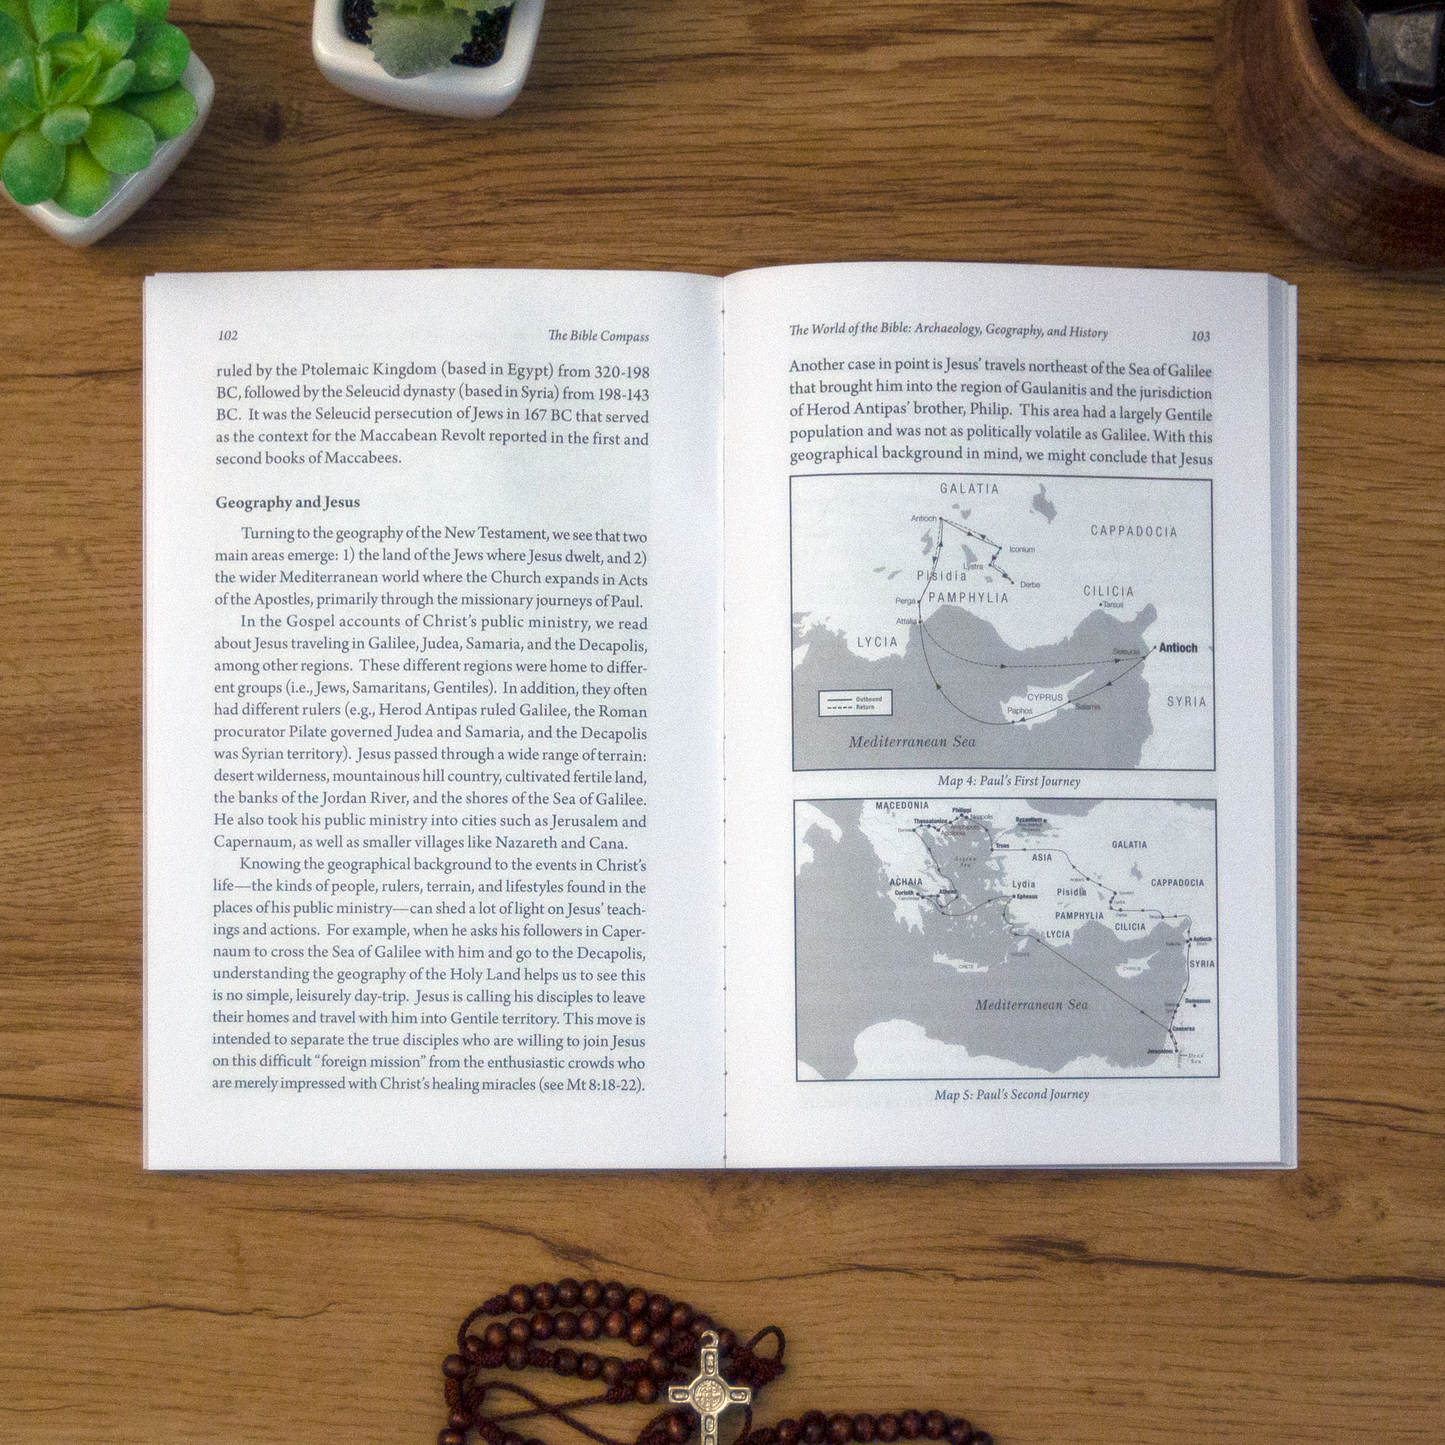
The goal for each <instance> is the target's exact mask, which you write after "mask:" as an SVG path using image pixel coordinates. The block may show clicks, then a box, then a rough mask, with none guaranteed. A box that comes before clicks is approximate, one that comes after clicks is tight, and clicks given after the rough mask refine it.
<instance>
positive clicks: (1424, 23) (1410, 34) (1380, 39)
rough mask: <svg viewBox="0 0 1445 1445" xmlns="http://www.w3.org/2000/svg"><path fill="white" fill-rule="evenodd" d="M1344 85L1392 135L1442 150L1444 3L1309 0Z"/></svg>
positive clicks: (1328, 61)
mask: <svg viewBox="0 0 1445 1445" xmlns="http://www.w3.org/2000/svg"><path fill="white" fill-rule="evenodd" d="M1309 12H1310V23H1311V24H1312V25H1313V26H1314V32H1315V38H1316V40H1318V41H1319V46H1320V50H1321V51H1322V52H1323V54H1324V57H1325V63H1326V64H1327V65H1328V66H1329V68H1330V73H1331V74H1332V75H1333V76H1334V78H1335V80H1336V82H1337V83H1338V84H1339V86H1340V89H1341V90H1343V91H1344V92H1345V94H1346V95H1347V96H1349V98H1350V99H1351V100H1352V101H1354V103H1355V104H1356V105H1357V106H1358V107H1359V108H1360V110H1362V111H1363V112H1364V114H1365V115H1366V116H1367V117H1368V118H1369V119H1370V120H1371V121H1373V122H1374V123H1375V124H1376V125H1378V126H1380V127H1381V128H1382V129H1384V130H1387V131H1389V132H1390V134H1391V135H1393V136H1395V137H1397V138H1398V139H1400V140H1402V141H1404V142H1406V144H1408V145H1412V146H1417V147H1419V148H1420V149H1421V150H1428V151H1434V152H1435V154H1437V155H1445V3H1441V0H1436V3H1433V4H1421V3H1420V0H1414V3H1411V4H1401V3H1399V0H1309Z"/></svg>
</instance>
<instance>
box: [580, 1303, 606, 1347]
mask: <svg viewBox="0 0 1445 1445" xmlns="http://www.w3.org/2000/svg"><path fill="white" fill-rule="evenodd" d="M577 1333H578V1334H580V1335H581V1336H582V1338H583V1339H584V1340H595V1339H596V1338H597V1337H598V1336H599V1335H600V1334H601V1333H602V1316H601V1315H599V1314H598V1313H597V1311H596V1310H583V1311H582V1313H581V1314H580V1315H579V1316H578V1317H577Z"/></svg>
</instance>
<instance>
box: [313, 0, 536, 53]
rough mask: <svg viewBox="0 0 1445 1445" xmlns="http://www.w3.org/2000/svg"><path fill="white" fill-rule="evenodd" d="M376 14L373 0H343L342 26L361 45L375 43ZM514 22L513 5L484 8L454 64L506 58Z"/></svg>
mask: <svg viewBox="0 0 1445 1445" xmlns="http://www.w3.org/2000/svg"><path fill="white" fill-rule="evenodd" d="M375 14H376V6H375V5H374V4H373V3H372V0H341V28H342V29H343V30H344V31H345V32H346V38H347V39H348V40H354V41H356V43H357V44H358V45H369V44H370V43H371V21H372V17H373V16H374V15H375ZM511 23H512V6H510V5H508V6H507V7H506V9H504V10H495V11H483V12H481V13H480V14H478V15H477V17H476V23H475V24H474V25H473V26H472V37H471V39H470V40H468V41H467V43H466V44H465V45H464V46H462V48H461V51H460V52H459V53H458V54H456V55H454V56H452V64H453V65H473V66H481V65H495V64H496V63H497V62H498V61H499V60H500V59H501V58H502V51H503V50H504V49H505V48H506V44H507V29H508V27H509V26H510V25H511Z"/></svg>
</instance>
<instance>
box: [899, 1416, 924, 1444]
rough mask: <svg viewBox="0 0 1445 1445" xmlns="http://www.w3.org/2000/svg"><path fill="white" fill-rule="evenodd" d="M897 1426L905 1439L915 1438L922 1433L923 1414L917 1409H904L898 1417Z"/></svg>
mask: <svg viewBox="0 0 1445 1445" xmlns="http://www.w3.org/2000/svg"><path fill="white" fill-rule="evenodd" d="M898 1428H899V1430H900V1431H901V1432H902V1434H903V1438H904V1439H905V1440H916V1439H918V1437H919V1436H920V1435H921V1434H923V1416H922V1415H921V1414H919V1412H918V1411H917V1410H905V1411H904V1412H903V1413H902V1414H901V1415H900V1416H899V1417H898Z"/></svg>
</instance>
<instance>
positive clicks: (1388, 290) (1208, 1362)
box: [0, 0, 1445, 1445]
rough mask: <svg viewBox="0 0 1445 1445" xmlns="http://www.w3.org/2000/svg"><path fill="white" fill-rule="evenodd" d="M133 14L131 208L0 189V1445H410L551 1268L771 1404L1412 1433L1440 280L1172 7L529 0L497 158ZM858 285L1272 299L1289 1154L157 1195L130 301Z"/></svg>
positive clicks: (1072, 1433) (1437, 838)
mask: <svg viewBox="0 0 1445 1445" xmlns="http://www.w3.org/2000/svg"><path fill="white" fill-rule="evenodd" d="M172 16H173V18H174V19H176V20H177V21H178V22H179V23H180V24H181V25H182V26H183V27H184V28H185V29H186V30H187V32H188V33H189V34H190V36H191V38H192V40H193V42H194V45H195V48H196V51H197V52H198V53H199V54H200V55H201V56H202V58H203V59H204V60H205V61H206V63H207V64H208V66H209V67H210V69H211V71H212V72H213V74H214V75H215V78H216V103H215V109H214V111H213V113H212V116H211V119H210V122H209V124H208V126H207V128H206V130H205V132H204V134H203V135H202V136H201V137H200V139H199V141H198V142H197V144H196V147H195V149H194V151H193V152H192V153H191V155H190V157H189V158H188V159H187V160H186V161H185V162H184V164H183V165H182V167H181V169H180V170H179V172H178V173H177V174H176V176H175V177H174V178H173V179H172V180H171V181H170V182H169V183H168V184H167V185H166V186H165V188H164V189H163V190H162V191H161V192H160V194H159V195H158V197H157V198H156V199H155V200H153V201H152V202H151V203H150V204H149V205H148V206H147V207H146V208H145V209H144V210H143V211H141V212H140V213H139V214H138V215H137V216H136V217H135V218H134V219H133V220H132V221H131V222H130V223H129V224H128V225H126V226H125V227H124V228H122V229H121V230H120V231H119V232H118V233H116V234H115V235H114V236H112V237H111V238H110V239H109V240H107V241H105V242H103V243H102V244H100V245H98V246H96V247H94V248H93V249H91V250H88V251H82V252H78V253H76V252H70V251H67V250H66V249H64V248H62V247H61V246H60V245H59V244H58V243H56V242H55V241H52V240H51V239H49V238H48V237H47V236H45V235H44V234H43V233H42V232H40V231H39V230H38V229H37V228H35V227H33V226H31V225H30V223H29V222H28V221H27V220H26V219H25V218H23V217H22V216H21V215H20V214H18V213H17V212H15V211H13V210H11V209H10V208H8V207H5V206H0V247H3V250H0V255H3V260H4V279H3V283H0V286H3V291H0V295H3V300H0V418H3V421H0V442H3V445H0V456H3V462H0V467H3V471H0V802H3V807H4V826H3V829H0V1211H3V1214H0V1220H3V1222H0V1441H4V1442H22V1445H28V1442H31V1441H35V1442H39V1441H50V1440H56V1439H86V1440H92V1441H106V1442H138V1445H140V1442H144V1445H153V1442H173V1441H174V1442H181V1441H197V1442H199V1441H213V1440H224V1441H227V1442H236V1445H241V1442H270V1441H277V1442H280V1441H286V1442H322V1441H342V1440H344V1441H347V1442H356V1445H372V1442H375V1445H403V1442H422V1445H424V1442H429V1441H431V1440H433V1439H434V1438H435V1432H436V1431H437V1429H438V1428H439V1427H440V1426H441V1425H442V1424H443V1422H444V1418H445V1414H444V1410H443V1408H442V1405H441V1375H440V1370H439V1365H440V1361H441V1357H442V1355H443V1354H444V1353H445V1352H446V1350H447V1349H448V1348H449V1344H448V1341H449V1337H450V1336H451V1334H452V1332H453V1331H454V1330H455V1327H456V1324H457V1321H458V1320H459V1318H460V1317H461V1315H462V1314H463V1313H465V1312H466V1310H467V1309H468V1308H469V1307H470V1306H471V1305H472V1304H473V1303H475V1302H480V1300H481V1299H482V1298H483V1297H484V1296H485V1295H487V1294H489V1293H491V1292H493V1291H494V1290H497V1289H500V1288H503V1287H505V1286H506V1285H508V1284H510V1283H512V1282H514V1281H519V1280H520V1281H529V1282H530V1281H536V1280H540V1279H555V1278H557V1277H558V1276H560V1275H567V1274H570V1275H574V1276H577V1277H579V1278H584V1279H585V1278H587V1277H588V1276H593V1275H595V1276H597V1277H599V1278H601V1279H603V1280H607V1279H612V1278H616V1279H620V1280H622V1281H624V1282H626V1283H629V1284H631V1283H634V1282H635V1283H640V1284H642V1285H645V1286H647V1287H649V1288H652V1289H656V1290H660V1291H662V1292H665V1293H667V1294H669V1295H671V1296H673V1297H676V1298H682V1299H686V1300H689V1301H691V1302H692V1303H694V1304H695V1305H697V1306H698V1307H700V1308H706V1309H708V1310H710V1311H711V1312H712V1313H714V1314H716V1315H717V1316H718V1317H719V1318H721V1319H723V1320H726V1321H727V1322H728V1323H730V1324H734V1325H735V1326H736V1327H738V1328H739V1329H740V1330H741V1329H746V1330H748V1331H751V1330H752V1329H755V1328H758V1327H760V1326H762V1325H764V1324H767V1323H770V1322H776V1323H778V1324H780V1325H782V1326H783V1328H784V1329H785V1330H786V1331H787V1333H788V1336H789V1341H790V1345H789V1351H788V1361H789V1364H790V1366H791V1368H790V1370H789V1372H788V1374H787V1375H786V1377H785V1378H784V1379H783V1380H782V1381H781V1382H779V1383H778V1384H777V1385H775V1386H774V1387H773V1388H772V1390H771V1391H770V1395H769V1402H768V1403H767V1404H765V1405H764V1407H763V1409H762V1412H761V1418H762V1419H763V1420H772V1419H776V1418H778V1416H779V1415H781V1414H783V1413H785V1412H790V1411H795V1410H801V1409H806V1408H809V1407H811V1406H819V1407H821V1408H824V1409H838V1408H845V1409H853V1410H861V1409H870V1408H871V1409H875V1410H879V1409H888V1408H901V1407H903V1406H908V1405H921V1406H922V1407H924V1408H927V1407H928V1406H930V1405H938V1406H940V1407H942V1408H944V1409H946V1410H950V1411H954V1412H959V1413H966V1414H969V1415H970V1416H972V1417H973V1418H974V1420H975V1422H976V1423H977V1424H979V1425H980V1426H985V1427H987V1428H989V1429H991V1430H992V1431H993V1433H994V1435H995V1437H996V1439H997V1440H998V1441H999V1442H1001V1445H1036V1442H1037V1445H1042V1442H1063V1441H1069V1442H1078V1445H1095V1442H1097V1445H1103V1442H1111V1445H1113V1442H1159V1445H1163V1442H1170V1445H1175V1442H1191V1441H1196V1440H1231V1441H1233V1440H1240V1441H1289V1442H1298V1445H1311V1442H1339V1445H1344V1442H1347V1441H1348V1442H1354V1441H1357V1440H1371V1441H1390V1442H1394V1441H1401V1442H1403V1441H1421V1442H1424V1441H1433V1442H1438V1441H1440V1440H1441V1439H1442V1438H1445V1405H1442V1385H1441V1380H1442V1372H1445V873H1442V866H1441V864H1442V852H1445V843H1442V840H1445V823H1442V818H1445V781H1442V779H1445V726H1442V715H1445V685H1442V668H1441V662H1440V649H1439V643H1440V633H1441V629H1442V624H1445V595H1442V586H1441V573H1442V565H1445V556H1442V540H1445V526H1442V517H1445V505H1442V501H1441V496H1442V490H1445V285H1442V275H1441V274H1440V273H1433V274H1428V275H1414V276H1401V275H1390V274H1385V273H1377V272H1371V271H1363V270H1359V269H1356V268H1352V267H1350V266H1347V265H1344V264H1339V263H1335V262H1332V261H1330V260H1327V259H1324V258H1321V257H1318V256H1315V255H1312V254H1310V253H1308V252H1307V251H1305V250H1304V249H1303V248H1302V247H1301V246H1300V245H1299V244H1297V243H1296V242H1295V241H1294V240H1293V239H1292V238H1291V237H1290V236H1288V235H1287V234H1286V233H1284V232H1283V231H1282V230H1280V229H1279V228H1278V227H1277V226H1276V225H1275V224H1274V223H1273V222H1272V221H1271V220H1270V219H1269V218H1267V217H1266V216H1265V215H1264V214H1262V213H1261V212H1260V211H1259V209H1258V208H1257V207H1256V205H1255V204H1254V202H1253V201H1252V200H1251V199H1250V198H1249V197H1248V196H1247V195H1246V194H1245V193H1244V192H1243V191H1242V189H1241V187H1240V185H1239V183H1238V182H1237V180H1236V178H1235V175H1234V172H1233V170H1232V168H1231V166H1230V164H1229V162H1228V160H1227V158H1226V156H1225V154H1224V151H1223V147H1222V143H1221V140H1220V136H1219V134H1218V132H1217V130H1216V128H1215V126H1214V123H1213V121H1212V118H1211V114H1210V107H1209V86H1210V72H1211V65H1212V49H1211V46H1212V37H1213V32H1214V25H1215V5H1214V3H1213V0H1007V3H1005V0H970V3H963V0H893V3H890V4H887V5H884V4H865V3H864V0H791V3H782V0H732V3H729V4H722V3H719V0H629V3H619V0H611V3H597V0H550V3H549V4H548V6H547V14H546V19H545V22H544V25H543V33H542V38H541V42H540V45H539V48H538V52H537V58H536V63H535V66H534V68H533V71H532V76H531V79H530V81H529V82H528V85H527V88H526V89H525V90H524V92H523V94H522V96H521V98H520V100H519V101H518V102H517V104H516V106H515V107H514V108H513V109H512V110H511V111H510V112H509V113H508V114H506V115H504V116H503V117H501V118H499V119H498V120H495V121H491V122H483V123H467V122H464V121H449V120H441V119H434V118H430V117H422V116H413V115H409V114H405V113H403V112H400V111H390V110H384V109H380V108H377V107H374V106H371V105H368V104H365V103H363V102H361V101H358V100H353V99H352V98H350V97H349V96H346V95H344V94H342V93H341V92H340V91H338V90H335V89H333V88H332V87H331V86H330V85H328V84H327V83H326V82H325V81H324V80H323V79H322V77H321V75H320V74H319V72H318V71H317V70H316V69H315V67H314V66H313V64H312V62H311V57H310V49H309V31H310V12H309V10H308V9H307V8H305V7H304V6H303V4H302V3H301V0H270V3H262V4H259V5H257V4H255V3H243V0H174V3H173V8H172ZM864 258H950V259H974V260H1006V261H1052V262H1075V263H1078V262H1083V263H1091V264H1101V265H1125V266H1160V265H1165V266H1181V267H1200V268H1220V269H1238V270H1260V271H1272V272H1274V273H1275V274H1276V275H1279V276H1283V277H1285V278H1286V279H1288V280H1290V281H1293V282H1295V283H1297V284H1298V286H1299V303H1300V304H1299V309H1300V399H1301V403H1300V458H1299V461H1300V578H1299V590H1300V647H1299V666H1300V729H1299V733H1300V840H1299V843H1300V880H1301V882H1300V958H1299V1086H1300V1159H1301V1164H1300V1168H1299V1169H1298V1171H1297V1172H1292V1173H1167V1174H1166V1173H1140V1174H1106V1173H1077V1174H1070V1173H1062V1172H1060V1173H1010V1172H987V1173H962V1172H915V1173H908V1172H896V1173H881V1174H880V1173H871V1174H870V1173H857V1174H843V1173H823V1174H817V1173H815V1174H802V1175H788V1174H782V1173H769V1174H748V1173H739V1174H735V1175H722V1174H693V1173H683V1174H632V1175H628V1174H604V1175H591V1176H579V1175H575V1174H573V1175H564V1174H525V1175H523V1174H502V1175H488V1174H472V1175H458V1174H440V1175H408V1174H401V1175H355V1174H343V1175H313V1174H303V1175H289V1176H281V1175H259V1176H258V1175H199V1176H193V1175H146V1174H143V1173H142V1172H141V1169H140V1128H141V1117H140V1092H141V1050H140V1009H141V937H140V924H141V913H140V873H141V786H140V782H141V780H140V678H141V617H140V485H141V471H140V431H141V410H140V389H141V354H140V339H141V337H140V298H141V278H142V277H143V276H144V275H146V274H147V273H149V272H154V271H165V270H228V269H238V268H279V267H356V268H374V267H381V266H403V267H406V266H442V265H448V266H450V265H461V266H468V265H483V266H487V265H520V266H557V267H580V266H598V267H651V268H662V269H683V270H697V271H710V272H719V273H721V272H725V271H731V270H735V269H738V268H741V267H746V266H756V265H764V264H769V263H775V262H791V261H824V260H846V259H864ZM357 299H358V304H364V302H365V298H364V294H361V293H359V294H358V298H357ZM633 1428H636V1427H635V1426H634V1427H633ZM628 1433H629V1434H630V1433H631V1432H630V1431H629V1432H628Z"/></svg>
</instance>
